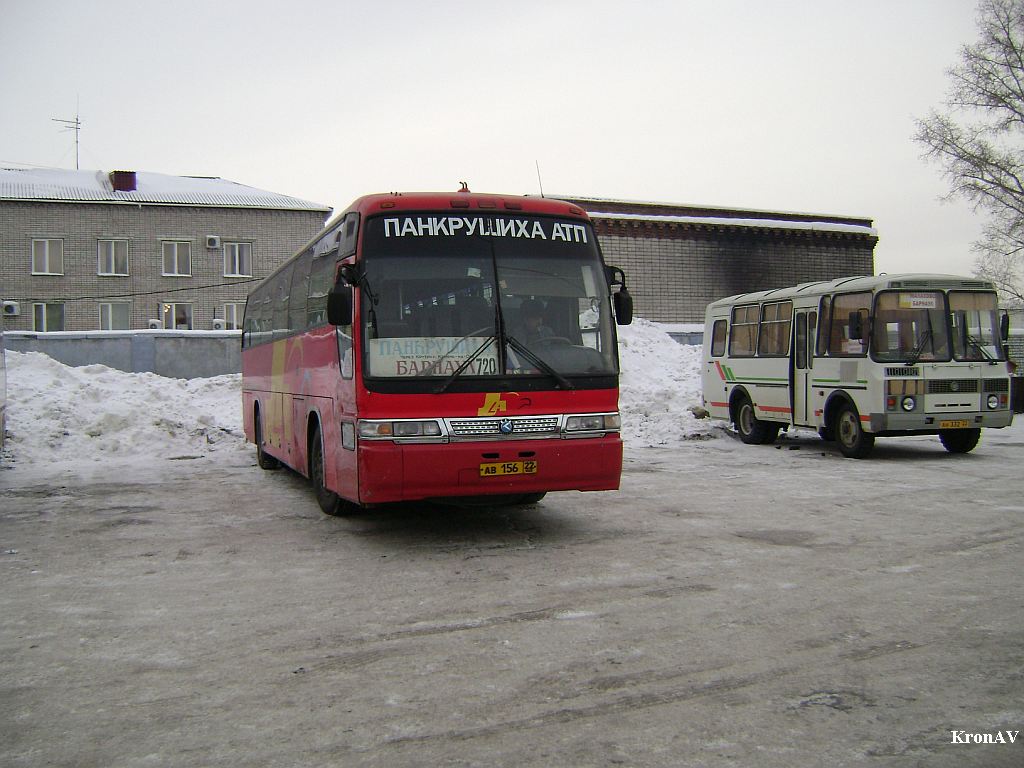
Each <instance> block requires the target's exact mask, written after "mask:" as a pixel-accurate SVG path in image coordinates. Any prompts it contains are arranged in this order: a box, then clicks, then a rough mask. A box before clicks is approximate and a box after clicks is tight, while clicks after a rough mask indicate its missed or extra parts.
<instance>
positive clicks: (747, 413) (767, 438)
mask: <svg viewBox="0 0 1024 768" xmlns="http://www.w3.org/2000/svg"><path fill="white" fill-rule="evenodd" d="M734 423H735V425H736V431H737V432H739V435H740V440H742V441H743V442H744V443H746V444H747V445H763V444H764V443H771V442H774V440H775V438H776V437H778V436H779V425H778V424H772V423H771V422H769V421H761V420H760V419H759V418H757V416H755V415H754V404H753V403H751V402H750V398H749V397H746V396H744V397H742V398H740V401H739V403H738V404H737V406H736V419H735V422H734Z"/></svg>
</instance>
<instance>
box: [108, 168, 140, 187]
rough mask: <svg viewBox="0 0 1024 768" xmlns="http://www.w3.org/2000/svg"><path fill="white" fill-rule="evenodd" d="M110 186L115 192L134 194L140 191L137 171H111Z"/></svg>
mask: <svg viewBox="0 0 1024 768" xmlns="http://www.w3.org/2000/svg"><path fill="white" fill-rule="evenodd" d="M110 185H111V186H112V187H113V188H114V191H115V192H134V191H135V190H136V189H138V183H137V181H136V179H135V171H111V172H110Z"/></svg>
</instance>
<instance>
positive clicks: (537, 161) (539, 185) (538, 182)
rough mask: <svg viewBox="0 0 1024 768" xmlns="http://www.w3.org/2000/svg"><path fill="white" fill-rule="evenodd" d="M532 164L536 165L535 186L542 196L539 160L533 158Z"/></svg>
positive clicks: (542, 187) (542, 185) (542, 184)
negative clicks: (538, 188)
mask: <svg viewBox="0 0 1024 768" xmlns="http://www.w3.org/2000/svg"><path fill="white" fill-rule="evenodd" d="M533 164H534V165H536V166H537V186H538V187H540V196H541V197H544V182H543V181H541V178H540V161H539V160H534V161H533Z"/></svg>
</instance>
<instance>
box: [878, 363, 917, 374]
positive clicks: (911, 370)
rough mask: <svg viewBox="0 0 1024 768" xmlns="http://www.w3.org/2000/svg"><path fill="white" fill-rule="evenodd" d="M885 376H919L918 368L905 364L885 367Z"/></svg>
mask: <svg viewBox="0 0 1024 768" xmlns="http://www.w3.org/2000/svg"><path fill="white" fill-rule="evenodd" d="M885 375H886V376H920V375H921V369H920V368H911V367H909V366H906V365H901V366H900V367H899V368H886V369H885Z"/></svg>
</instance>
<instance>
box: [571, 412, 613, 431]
mask: <svg viewBox="0 0 1024 768" xmlns="http://www.w3.org/2000/svg"><path fill="white" fill-rule="evenodd" d="M619 425H620V419H619V414H617V413H595V414H588V415H586V416H570V417H569V418H567V419H566V420H565V431H566V432H607V431H614V430H617V429H619Z"/></svg>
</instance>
